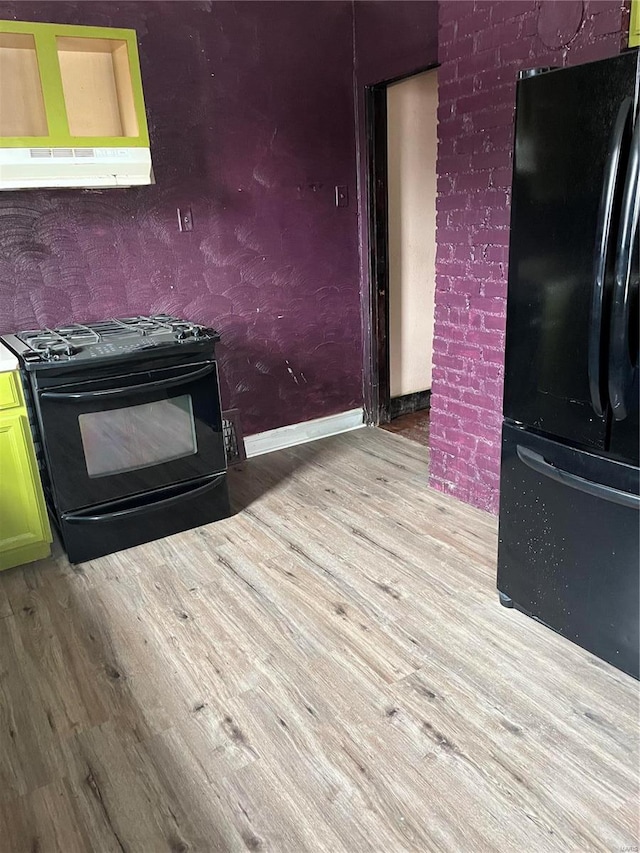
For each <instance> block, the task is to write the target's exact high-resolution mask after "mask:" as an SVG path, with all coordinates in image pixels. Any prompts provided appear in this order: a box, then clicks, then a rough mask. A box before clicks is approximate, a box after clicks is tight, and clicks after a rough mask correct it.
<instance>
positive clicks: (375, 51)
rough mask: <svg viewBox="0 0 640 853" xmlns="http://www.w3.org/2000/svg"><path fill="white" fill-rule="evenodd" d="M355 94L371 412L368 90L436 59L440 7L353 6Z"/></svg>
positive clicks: (397, 1) (369, 0) (371, 1)
mask: <svg viewBox="0 0 640 853" xmlns="http://www.w3.org/2000/svg"><path fill="white" fill-rule="evenodd" d="M353 11H354V21H353V24H354V26H353V32H354V55H355V64H354V91H355V102H356V115H357V126H358V183H359V187H360V191H359V196H358V203H359V211H360V258H361V263H360V275H361V287H362V329H363V333H362V337H363V358H364V375H365V377H366V382H365V388H364V396H365V405H366V407H367V409H368V410H369V413H370V414H374V413H373V401H372V388H371V383H370V382H369V364H370V360H371V346H372V343H373V341H372V335H371V292H370V282H369V253H370V247H369V193H368V186H367V177H368V176H367V168H368V163H367V156H368V155H367V134H366V123H365V90H366V87H367V86H372V85H374V84H376V83H382V82H385V81H387V80H393V79H394V78H396V77H404V76H407V75H409V74H412V73H413V72H416V71H422V70H424V69H425V68H428V67H429V66H431V65H434V64H435V63H436V62H437V61H438V4H437V3H436V2H433V0H432V1H431V2H429V0H413V2H406V0H394V2H376V0H365V2H356V3H354V10H353Z"/></svg>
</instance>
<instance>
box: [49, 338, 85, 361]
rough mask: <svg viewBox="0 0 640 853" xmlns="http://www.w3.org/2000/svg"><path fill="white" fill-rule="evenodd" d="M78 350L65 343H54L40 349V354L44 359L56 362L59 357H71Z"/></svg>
mask: <svg viewBox="0 0 640 853" xmlns="http://www.w3.org/2000/svg"><path fill="white" fill-rule="evenodd" d="M77 351H78V350H77V349H76V348H75V347H72V346H71V345H70V344H68V343H66V342H65V341H55V342H53V343H51V344H49V345H48V346H46V347H44V348H42V354H43V355H44V357H45V358H46V359H50V360H53V361H57V359H59V358H60V356H61V355H67V356H69V357H71V356H72V355H75V353H76V352H77Z"/></svg>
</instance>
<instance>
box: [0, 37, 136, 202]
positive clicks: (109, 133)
mask: <svg viewBox="0 0 640 853" xmlns="http://www.w3.org/2000/svg"><path fill="white" fill-rule="evenodd" d="M148 149H149V132H148V129H147V119H146V115H145V106H144V97H143V93H142V78H141V76H140V61H139V57H138V46H137V41H136V33H135V31H134V30H125V29H112V28H105V27H79V26H72V25H67V24H43V23H26V22H23V21H0V170H1V171H2V173H1V174H0V189H13V188H24V187H30V186H33V187H37V186H101V185H107V186H108V185H113V186H116V185H117V186H120V185H131V184H135V183H151V180H152V179H151V158H150V155H149V152H148ZM48 158H56V159H57V163H56V164H53V163H45V162H43V160H46V159H48ZM65 158H66V160H67V162H63V161H65ZM128 161H131V162H128ZM132 164H133V165H132ZM110 174H112V175H113V178H114V179H113V180H111V181H110V179H109V175H110ZM43 176H44V177H43ZM83 176H84V177H85V178H86V180H84V181H83ZM118 176H120V177H122V176H124V178H122V179H121V180H120V179H118V180H116V179H115V178H116V177H118Z"/></svg>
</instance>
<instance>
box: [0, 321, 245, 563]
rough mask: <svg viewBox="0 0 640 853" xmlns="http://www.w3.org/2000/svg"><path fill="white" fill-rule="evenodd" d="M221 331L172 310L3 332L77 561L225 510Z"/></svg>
mask: <svg viewBox="0 0 640 853" xmlns="http://www.w3.org/2000/svg"><path fill="white" fill-rule="evenodd" d="M218 340H219V335H218V333H217V332H215V331H213V330H212V329H207V328H205V327H203V326H199V325H197V324H195V323H188V322H184V321H182V320H178V319H176V318H175V317H170V316H167V315H157V316H153V317H131V318H126V319H123V320H114V319H112V320H107V321H104V322H101V323H88V324H87V325H80V324H74V325H70V326H68V327H66V328H61V329H42V330H34V331H26V332H20V333H18V334H16V335H6V336H4V337H3V338H2V341H3V343H4V344H6V345H7V346H8V347H9V348H10V349H11V350H13V352H15V354H16V355H17V356H18V359H19V361H20V365H21V368H22V377H23V383H24V385H25V391H26V394H27V399H28V401H29V406H30V411H31V416H32V418H31V419H32V429H33V432H34V437H35V439H36V449H37V451H38V456H39V460H40V464H41V474H42V480H43V486H44V491H45V496H46V499H47V504H48V507H49V511H50V513H51V515H52V517H53V519H54V521H55V523H56V525H57V527H58V530H59V532H60V536H61V539H62V542H63V545H64V547H65V549H66V552H67V555H68V557H69V559H70V560H71V561H72V562H80V561H83V560H90V559H93V558H94V557H99V556H102V555H104V554H109V553H112V552H113V551H119V550H121V549H123V548H129V547H131V546H133V545H138V544H140V543H142V542H149V541H151V540H152V539H158V538H160V537H162V536H167V535H169V534H171V533H177V532H179V531H181V530H187V529H189V528H192V527H196V526H198V525H201V524H207V523H209V522H211V521H216V520H218V519H220V518H225V517H226V516H228V515H229V514H230V509H229V497H228V492H227V479H226V459H225V449H224V440H223V429H222V412H221V406H220V393H219V386H218V373H217V364H216V357H215V344H216V342H217V341H218Z"/></svg>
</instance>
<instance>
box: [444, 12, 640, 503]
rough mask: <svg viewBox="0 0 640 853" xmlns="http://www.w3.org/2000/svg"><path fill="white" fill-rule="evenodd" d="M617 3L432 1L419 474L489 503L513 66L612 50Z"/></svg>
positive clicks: (499, 375)
mask: <svg viewBox="0 0 640 853" xmlns="http://www.w3.org/2000/svg"><path fill="white" fill-rule="evenodd" d="M627 11H628V10H627V9H626V7H625V6H624V4H621V3H620V2H615V0H614V2H584V3H582V2H575V0H566V2H551V0H543V2H535V0H520V2H475V3H474V2H473V0H471V1H470V2H449V0H445V2H442V3H440V30H439V58H440V62H441V68H440V70H439V78H438V79H439V94H440V105H439V113H438V115H439V129H438V137H439V146H438V202H437V210H438V214H437V216H438V219H437V241H438V251H437V260H436V266H437V276H436V316H435V341H434V369H433V396H432V403H431V407H432V408H431V411H432V416H431V478H430V482H431V485H432V486H435V488H437V489H440V490H441V491H445V492H450V493H452V494H454V495H456V496H457V497H459V498H461V499H462V500H465V501H468V502H469V503H472V504H475V505H476V506H479V507H482V508H484V509H488V510H490V511H492V512H497V509H498V496H499V470H500V426H501V420H502V379H503V360H504V326H505V308H506V283H507V265H508V244H509V203H510V192H511V152H512V145H513V117H514V104H515V81H516V75H517V72H518V70H519V69H521V68H530V67H534V66H536V65H560V66H562V65H569V64H575V63H581V62H588V61H590V60H594V59H601V58H603V57H606V56H611V55H614V54H616V53H618V52H619V51H620V48H621V46H622V44H623V38H622V35H623V34H626V32H627V30H628V15H627ZM624 41H625V42H626V37H625V39H624Z"/></svg>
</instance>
